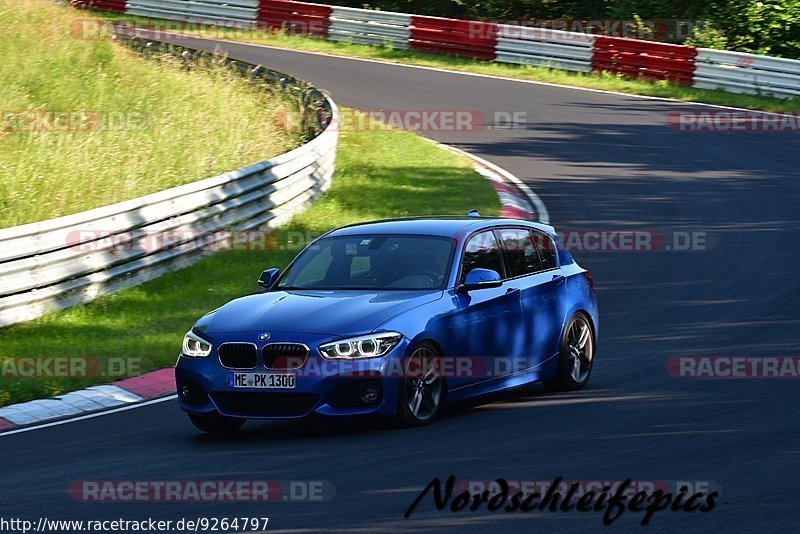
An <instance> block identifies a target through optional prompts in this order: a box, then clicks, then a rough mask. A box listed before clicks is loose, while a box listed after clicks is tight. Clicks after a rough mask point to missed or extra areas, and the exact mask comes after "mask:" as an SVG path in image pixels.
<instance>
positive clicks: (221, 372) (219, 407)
mask: <svg viewBox="0 0 800 534" xmlns="http://www.w3.org/2000/svg"><path fill="white" fill-rule="evenodd" d="M226 337H229V338H230V339H225V340H221V341H218V340H214V341H215V344H218V343H222V342H230V341H247V342H250V341H252V338H251V337H248V336H239V337H238V338H237V337H235V336H226ZM310 337H313V336H308V335H301V334H276V333H273V335H272V337H271V338H270V341H269V342H270V343H274V342H276V341H280V342H284V343H289V342H293V343H303V344H305V345H307V346H308V347H309V349H310V352H309V355H308V358H307V359H306V361H305V363H304V364H303V365H302V367H300V368H299V369H293V370H287V371H279V370H272V369H267V368H266V367H265V366H264V364H263V361H262V360H261V358H260V356H259V362H258V365H257V367H256V368H255V369H251V370H246V371H245V370H242V371H239V370H232V369H227V368H225V367H223V366H222V364H221V363H220V360H219V359H218V356H217V353H216V348H215V349H214V350H212V352H211V354H210V355H209V356H208V357H206V358H186V357H184V356H180V358H179V359H178V363H177V365H176V368H175V379H176V383H177V388H178V402H179V405H180V407H181V409H182V410H184V411H186V412H193V413H209V412H213V411H217V412H219V413H221V414H222V415H227V416H230V417H243V418H248V419H295V418H302V417H306V416H309V415H312V414H319V415H324V416H354V415H393V414H395V413H396V409H397V398H398V387H399V386H400V384H402V380H401V379H400V378H399V377H400V376H401V375H402V373H401V372H398V370H399V369H401V368H402V361H403V355H404V354H405V352H406V350H407V348H408V341H407V340H406V339H403V340H402V341H401V342H400V343H398V345H397V346H396V347H395V348H394V349H393V350H392V351H391V352H389V353H388V354H387V355H386V356H383V357H380V358H371V359H365V360H356V361H350V362H348V361H341V360H329V359H326V358H323V357H322V356H321V355H320V354H319V352H318V350H317V347H318V346H319V345H320V344H321V343H324V342H327V341H330V337H325V338H317V339H312V338H310ZM242 338H244V339H242ZM262 344H263V343H261V344H258V347H259V354H260V347H261V345H262ZM232 372H248V373H284V372H285V373H296V377H297V378H296V385H295V388H294V389H254V388H244V387H234V386H232V385H231V380H230V379H229V378H230V376H229V374H230V373H232ZM367 390H370V391H369V392H370V393H374V392H377V398H375V399H374V400H373V399H372V396H374V395H369V396H367V398H368V399H369V400H368V401H367V400H364V398H362V397H364V396H365V392H367Z"/></svg>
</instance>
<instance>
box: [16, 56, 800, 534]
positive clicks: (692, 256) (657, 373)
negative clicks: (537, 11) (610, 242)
mask: <svg viewBox="0 0 800 534" xmlns="http://www.w3.org/2000/svg"><path fill="white" fill-rule="evenodd" d="M205 44H206V45H208V43H205ZM225 47H226V48H228V50H229V51H230V55H231V56H232V57H235V58H239V59H243V60H247V61H251V62H257V63H262V64H264V65H266V66H268V67H270V68H272V69H276V70H278V71H282V72H287V73H290V74H293V75H295V76H298V77H300V78H302V79H306V80H309V81H311V82H312V83H314V84H316V85H317V86H319V87H322V88H325V89H328V90H329V91H330V92H331V93H332V95H333V97H334V98H335V100H336V101H337V102H338V103H339V104H340V105H342V106H352V107H357V108H361V109H378V108H386V109H393V110H409V109H418V110H419V109H422V110H426V109H431V110H433V109H460V110H479V111H480V112H482V113H483V114H484V115H485V116H486V117H489V118H490V120H491V118H493V117H494V116H495V115H494V114H495V112H514V111H519V112H526V113H527V116H526V123H525V124H518V125H517V127H516V128H514V129H492V130H485V129H483V130H480V131H465V132H427V133H426V135H427V136H429V137H431V138H434V139H437V140H440V141H443V142H447V143H451V144H453V145H456V146H459V147H461V148H464V149H466V150H469V151H471V152H473V153H474V154H477V155H479V156H482V157H485V158H487V159H489V160H491V161H492V162H494V163H496V164H499V165H501V166H503V167H504V168H506V169H508V170H509V171H511V172H513V173H515V174H516V175H517V176H518V177H520V178H521V179H523V180H524V181H526V182H527V183H528V184H530V185H531V187H533V188H534V189H535V191H536V192H537V193H538V194H539V195H540V196H541V197H542V199H543V200H544V202H545V203H546V204H547V206H548V208H549V210H550V215H551V220H552V222H553V223H554V224H555V225H557V226H558V227H559V228H571V229H585V230H620V229H628V230H630V229H636V230H649V231H654V232H659V233H660V235H665V236H667V237H668V238H669V236H671V235H672V232H674V231H682V232H683V231H688V232H705V234H706V242H707V246H706V247H705V250H694V251H680V252H679V251H674V250H670V251H666V250H662V251H649V252H648V251H640V252H588V251H587V252H583V253H581V252H578V253H576V256H577V258H578V260H579V262H580V263H581V264H582V265H584V266H585V267H587V268H588V269H589V270H590V271H591V273H592V275H593V276H594V279H595V281H596V284H597V286H598V287H599V299H600V304H601V311H602V321H603V323H602V331H601V337H600V350H599V354H598V360H597V363H596V366H595V370H594V375H593V377H592V382H591V384H590V387H589V388H587V389H586V390H584V391H582V392H580V393H577V394H571V395H553V394H545V393H543V392H540V391H532V392H529V393H527V394H524V395H521V396H515V397H506V398H501V399H493V402H486V403H484V404H482V405H477V406H472V407H462V408H459V409H457V410H454V411H452V412H451V413H449V414H448V415H447V416H446V417H444V418H442V419H441V420H439V421H437V422H436V423H435V424H433V425H430V426H428V427H425V428H419V429H409V430H397V429H392V428H387V427H385V426H383V425H382V424H380V423H372V422H351V423H347V424H341V423H337V424H329V423H325V422H313V421H312V422H304V423H291V424H290V423H248V425H247V426H245V428H244V429H243V431H242V432H241V433H240V435H238V436H237V437H235V438H231V439H225V440H219V439H213V438H210V437H207V436H201V435H198V434H197V433H196V432H195V431H194V429H193V428H192V427H191V426H190V425H189V423H188V422H187V421H186V420H185V418H184V416H183V415H182V414H181V413H179V412H178V411H177V408H176V406H175V404H174V402H166V403H162V404H157V405H154V406H149V407H146V408H142V409H137V410H132V411H127V412H124V413H119V414H114V415H108V416H104V417H100V418H97V419H92V420H88V421H82V422H75V423H71V424H67V425H63V426H59V427H54V428H49V429H43V430H38V431H34V432H28V433H24V434H19V435H14V436H6V437H0V473H2V476H1V477H0V495H2V502H1V503H0V509H1V513H0V516H3V517H10V516H12V517H27V518H37V517H39V516H43V515H46V516H48V517H50V518H54V517H58V518H70V519H103V518H106V519H111V518H116V517H125V518H131V519H140V518H145V517H148V516H149V517H155V518H159V519H172V518H177V517H181V516H183V517H190V516H206V517H211V516H217V517H221V516H226V515H227V516H229V517H231V516H246V515H258V516H262V515H267V516H269V517H270V518H271V519H270V527H271V530H273V529H274V530H286V531H303V530H306V531H317V530H324V529H331V530H344V529H348V530H349V529H353V530H359V529H360V530H362V531H368V532H376V531H385V530H394V529H404V530H418V531H431V530H437V529H444V528H446V527H458V528H460V529H464V530H474V531H484V530H490V529H491V530H499V529H508V528H511V529H518V530H524V531H533V530H558V531H575V532H583V531H591V530H595V529H596V530H600V529H603V528H605V527H603V526H602V522H601V515H600V514H597V513H579V512H575V511H572V512H569V513H549V512H537V513H532V514H522V513H514V514H506V513H498V512H495V513H490V512H487V511H485V509H482V511H479V512H474V513H472V512H458V513H452V512H449V511H441V512H439V511H436V510H435V508H434V506H433V502H432V499H430V498H426V499H425V501H424V502H423V503H422V504H420V505H419V507H418V508H417V510H416V512H415V513H414V515H413V516H412V517H411V519H408V520H404V519H403V512H404V511H405V509H406V508H407V507H408V506H409V504H410V503H411V501H412V500H413V499H414V498H415V497H416V495H417V494H418V492H419V491H420V490H421V489H422V488H423V486H425V485H426V484H427V483H428V482H429V481H430V480H431V479H432V478H433V477H434V476H439V477H443V478H444V477H447V476H448V475H450V474H453V475H456V477H458V479H459V480H466V479H477V480H484V479H494V478H498V477H504V478H507V479H511V480H521V479H524V480H529V479H532V480H548V479H552V478H554V477H556V476H563V477H564V478H566V479H571V480H623V479H626V478H631V479H634V480H666V481H674V480H686V481H711V482H713V483H714V484H715V485H717V486H719V487H720V488H721V490H722V498H721V499H720V500H719V503H718V505H717V507H716V508H715V509H714V510H713V511H711V512H709V513H705V514H700V513H693V514H687V513H683V512H680V513H674V512H661V513H659V514H656V515H655V517H654V518H653V520H652V521H651V525H650V526H649V527H648V529H649V530H652V531H661V530H663V531H674V530H676V529H681V530H682V531H685V532H695V531H696V532H701V531H702V532H709V531H711V532H718V531H722V530H729V531H736V532H768V531H789V530H792V531H794V530H796V524H797V519H798V500H797V494H798V491H800V481H799V480H798V478H800V445H799V444H798V441H797V439H798V437H799V436H800V421H799V420H798V419H799V418H798V416H797V406H798V401H800V388H798V384H800V382H798V381H797V380H791V379H772V380H764V379H761V380H748V379H740V380H697V379H681V378H673V377H671V376H669V374H668V373H667V372H666V370H665V363H666V361H667V360H668V359H669V358H672V357H676V356H687V355H706V356H793V355H798V353H800V342H799V341H798V334H797V332H798V331H800V328H798V327H799V326H800V325H798V311H799V310H800V306H798V302H797V297H798V294H800V282H798V280H800V278H799V277H798V273H800V259H799V258H800V255H799V254H798V252H797V244H798V242H800V228H799V226H800V224H799V223H798V213H799V211H800V210H798V206H799V205H800V151H799V150H798V147H799V146H800V145H798V139H800V137H798V135H800V134H798V133H775V132H769V133H756V132H740V133H730V132H727V133H710V132H702V133H700V132H680V131H675V130H673V129H670V128H669V127H667V125H666V120H667V116H668V114H669V113H670V112H674V111H676V110H688V111H692V110H693V111H713V110H712V109H711V108H709V107H703V106H696V105H690V104H675V103H670V102H665V101H657V100H647V99H640V98H635V97H630V96H620V95H611V94H601V93H595V92H586V91H578V90H572V89H566V88H558V87H550V86H544V85H535V84H527V83H521V82H515V81H504V80H498V79H489V78H482V77H474V76H465V75H460V74H451V73H443V72H435V71H431V70H422V69H410V68H403V67H399V66H392V65H386V64H378V63H372V62H364V61H355V60H348V59H337V58H329V57H323V56H319V55H312V54H305V53H298V52H291V51H279V50H275V49H268V48H258V47H251V46H246V45H227V44H226V45H225ZM408 165H409V166H412V167H419V168H425V166H426V162H424V161H411V162H408ZM87 342H90V341H88V340H87ZM214 478H217V479H219V478H226V479H230V478H238V479H277V480H313V481H318V480H324V481H328V483H330V484H331V485H332V486H334V487H335V491H336V495H335V497H334V498H332V499H330V500H327V501H324V502H277V503H267V504H263V503H259V504H248V503H216V504H212V503H204V504H202V505H199V504H196V503H183V504H166V503H149V504H148V503H131V504H119V503H110V504H109V503H81V502H76V501H75V500H73V499H71V498H70V497H69V495H68V494H67V487H68V486H69V485H70V484H72V483H73V482H75V481H78V480H95V479H115V480H122V479H148V480H151V479H168V480H190V479H214ZM641 518H642V514H634V513H631V512H628V513H626V514H625V515H624V516H623V517H622V518H621V519H620V520H618V521H617V522H616V523H615V524H614V526H613V527H611V528H613V529H616V530H625V531H628V530H633V529H634V528H638V527H639V522H640V521H641Z"/></svg>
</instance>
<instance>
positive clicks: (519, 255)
mask: <svg viewBox="0 0 800 534" xmlns="http://www.w3.org/2000/svg"><path fill="white" fill-rule="evenodd" d="M499 233H500V242H501V243H502V244H503V251H504V253H505V255H506V259H507V260H508V267H509V270H510V271H511V272H510V273H509V276H510V277H515V276H524V275H526V274H533V273H535V272H538V271H542V270H544V267H543V266H542V260H541V258H539V254H538V253H537V252H536V246H535V245H534V243H533V236H532V235H531V233H530V231H528V230H523V229H521V228H504V229H502V230H499Z"/></svg>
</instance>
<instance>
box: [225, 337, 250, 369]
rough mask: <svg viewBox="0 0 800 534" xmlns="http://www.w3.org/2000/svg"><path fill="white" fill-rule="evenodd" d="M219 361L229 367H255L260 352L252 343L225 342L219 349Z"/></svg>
mask: <svg viewBox="0 0 800 534" xmlns="http://www.w3.org/2000/svg"><path fill="white" fill-rule="evenodd" d="M217 353H218V354H219V362H220V363H221V364H222V366H223V367H227V368H228V369H255V368H256V366H257V365H258V352H257V351H256V346H255V345H253V344H252V343H223V344H222V345H220V346H219V348H218V349H217Z"/></svg>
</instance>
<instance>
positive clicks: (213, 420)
mask: <svg viewBox="0 0 800 534" xmlns="http://www.w3.org/2000/svg"><path fill="white" fill-rule="evenodd" d="M189 420H190V421H191V422H192V424H193V425H194V426H196V427H197V428H198V429H199V430H202V431H203V432H207V433H209V434H214V435H224V434H230V433H232V432H236V431H237V430H239V429H240V428H242V425H243V424H244V423H245V421H246V419H241V418H238V417H227V416H225V415H222V414H220V413H218V412H211V413H204V414H197V413H190V414H189Z"/></svg>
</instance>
